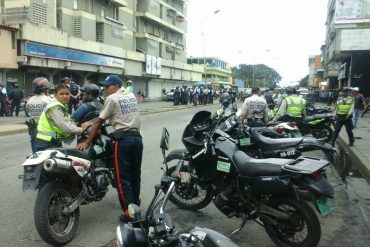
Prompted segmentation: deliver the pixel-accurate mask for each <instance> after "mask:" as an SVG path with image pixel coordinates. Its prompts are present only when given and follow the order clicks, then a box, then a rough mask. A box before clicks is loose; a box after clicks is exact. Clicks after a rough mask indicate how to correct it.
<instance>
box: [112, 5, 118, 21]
mask: <svg viewBox="0 0 370 247" xmlns="http://www.w3.org/2000/svg"><path fill="white" fill-rule="evenodd" d="M118 18H119V8H118V7H113V19H115V20H118Z"/></svg>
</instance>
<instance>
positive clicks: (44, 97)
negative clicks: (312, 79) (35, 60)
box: [25, 77, 53, 153]
mask: <svg viewBox="0 0 370 247" xmlns="http://www.w3.org/2000/svg"><path fill="white" fill-rule="evenodd" d="M50 88H51V83H50V82H49V80H48V79H46V78H45V77H37V78H35V79H34V80H33V81H32V90H33V92H34V94H35V95H34V96H32V97H31V98H30V99H29V100H28V101H27V104H26V106H25V107H26V110H27V112H28V114H29V115H30V117H31V119H30V120H28V121H27V122H26V124H27V126H28V134H29V135H30V140H31V149H32V152H33V153H34V152H36V148H35V142H36V135H37V124H38V122H39V117H40V116H41V114H42V112H43V111H44V108H45V107H46V106H47V104H49V103H50V102H51V101H52V100H53V99H52V98H51V97H50V96H49V95H48V93H49V89H50Z"/></svg>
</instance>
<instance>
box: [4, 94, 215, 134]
mask: <svg viewBox="0 0 370 247" xmlns="http://www.w3.org/2000/svg"><path fill="white" fill-rule="evenodd" d="M216 103H217V101H216V100H215V101H214V104H216ZM191 107H195V106H193V105H191V104H188V105H178V106H174V105H173V102H165V101H148V102H140V103H139V110H140V114H141V115H148V114H154V113H159V112H166V111H175V110H181V109H186V108H191ZM196 107H202V105H198V106H196ZM28 119H29V118H28V117H26V116H25V113H24V111H22V112H20V113H19V117H0V136H5V135H13V134H18V133H26V132H27V131H28V129H27V126H26V125H25V124H24V122H25V121H26V120H28Z"/></svg>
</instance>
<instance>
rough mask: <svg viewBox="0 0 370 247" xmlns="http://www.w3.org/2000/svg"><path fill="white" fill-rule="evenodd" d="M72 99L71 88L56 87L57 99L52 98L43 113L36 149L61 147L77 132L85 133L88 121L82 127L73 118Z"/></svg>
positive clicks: (38, 126) (38, 128)
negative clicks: (70, 108)
mask: <svg viewBox="0 0 370 247" xmlns="http://www.w3.org/2000/svg"><path fill="white" fill-rule="evenodd" d="M69 99H70V93H69V88H68V87H67V86H66V85H63V84H61V85H58V86H57V87H56V89H55V99H54V100H52V101H51V102H50V103H49V104H47V106H46V107H45V109H44V110H43V112H42V113H41V116H40V119H39V122H38V125H37V135H36V142H35V150H36V151H41V150H45V149H47V148H55V147H61V146H62V142H66V143H71V142H72V141H73V140H74V135H75V134H81V133H83V132H84V131H85V130H86V129H87V128H88V127H89V125H90V124H89V123H86V124H84V125H82V126H81V128H80V127H77V126H76V124H75V123H74V122H73V121H72V120H71V116H70V115H69V114H68V108H67V105H68V102H69Z"/></svg>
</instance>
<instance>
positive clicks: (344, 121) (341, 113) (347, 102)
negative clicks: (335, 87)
mask: <svg viewBox="0 0 370 247" xmlns="http://www.w3.org/2000/svg"><path fill="white" fill-rule="evenodd" d="M348 93H349V89H347V88H344V89H342V96H341V97H339V98H338V100H337V105H336V111H335V112H336V116H335V120H336V121H335V129H334V134H333V139H332V140H331V144H332V145H333V146H334V145H335V141H336V140H337V138H338V135H339V132H340V130H341V129H342V127H343V125H344V126H345V127H346V132H347V135H348V140H349V143H348V146H353V143H354V142H355V140H354V138H353V132H352V113H353V109H354V104H355V102H354V100H353V97H351V96H349V95H348Z"/></svg>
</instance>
